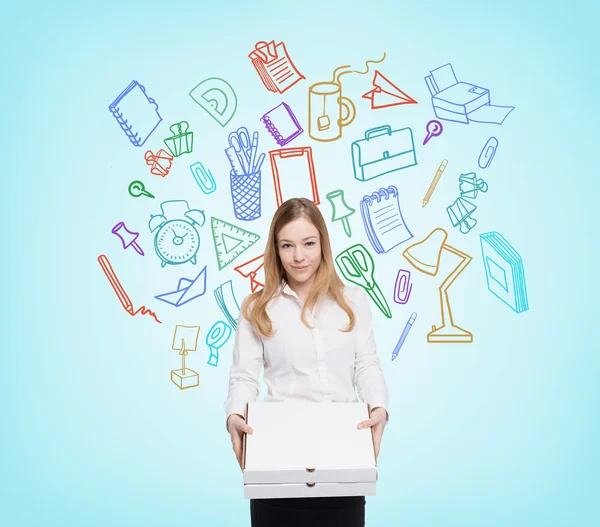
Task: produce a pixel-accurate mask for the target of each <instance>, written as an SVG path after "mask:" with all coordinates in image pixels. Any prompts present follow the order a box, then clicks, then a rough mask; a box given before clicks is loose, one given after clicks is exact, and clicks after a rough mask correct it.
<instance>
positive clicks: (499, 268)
mask: <svg viewBox="0 0 600 527" xmlns="http://www.w3.org/2000/svg"><path fill="white" fill-rule="evenodd" d="M479 239H480V242H481V253H482V256H483V265H484V267H485V277H486V279H487V286H488V289H489V291H490V292H491V293H493V294H494V295H496V296H497V297H498V298H499V299H500V300H502V302H504V303H505V304H506V305H507V306H509V307H510V308H512V309H513V310H514V311H515V312H517V313H521V312H523V311H527V310H528V309H529V301H528V299H527V289H526V287H525V271H524V270H523V260H522V259H521V255H520V254H519V253H518V252H517V251H516V250H515V249H514V247H513V246H512V245H511V244H510V243H508V241H507V240H506V239H505V238H504V236H502V235H501V234H500V233H499V232H484V233H483V234H481V235H480V236H479Z"/></svg>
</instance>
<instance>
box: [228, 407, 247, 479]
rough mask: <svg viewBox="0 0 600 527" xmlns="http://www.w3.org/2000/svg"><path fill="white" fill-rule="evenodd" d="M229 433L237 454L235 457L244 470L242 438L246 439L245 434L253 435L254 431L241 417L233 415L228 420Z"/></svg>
mask: <svg viewBox="0 0 600 527" xmlns="http://www.w3.org/2000/svg"><path fill="white" fill-rule="evenodd" d="M227 431H228V432H229V435H230V436H231V445H232V447H233V451H234V452H235V457H236V458H237V461H238V464H239V465H240V468H242V438H243V437H244V432H245V433H247V434H252V433H253V432H254V430H252V427H251V426H250V425H247V424H246V420H245V419H244V418H243V417H242V416H241V415H239V414H231V415H230V416H229V418H228V419H227Z"/></svg>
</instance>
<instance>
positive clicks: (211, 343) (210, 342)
mask: <svg viewBox="0 0 600 527" xmlns="http://www.w3.org/2000/svg"><path fill="white" fill-rule="evenodd" d="M232 332H233V330H232V329H231V326H228V325H227V324H225V322H223V321H222V320H219V321H218V322H215V323H214V324H213V325H212V327H211V328H210V330H209V331H208V334H207V335H206V345H207V346H208V347H209V348H210V357H209V359H208V362H207V364H209V365H210V366H217V364H218V363H219V348H221V347H222V346H223V345H224V344H225V343H226V342H227V341H228V340H229V337H230V336H231V333H232Z"/></svg>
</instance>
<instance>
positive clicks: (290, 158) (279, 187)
mask: <svg viewBox="0 0 600 527" xmlns="http://www.w3.org/2000/svg"><path fill="white" fill-rule="evenodd" d="M269 157H270V160H271V170H272V171H273V184H274V186H275V199H276V200H277V207H280V206H281V204H282V203H283V202H284V201H286V200H287V199H290V198H307V199H310V200H311V201H312V202H313V203H314V204H315V205H319V204H320V203H321V200H320V198H319V188H318V186H317V178H316V175H315V163H314V160H313V155H312V148H311V147H310V146H301V147H297V148H280V149H279V150H271V151H269Z"/></svg>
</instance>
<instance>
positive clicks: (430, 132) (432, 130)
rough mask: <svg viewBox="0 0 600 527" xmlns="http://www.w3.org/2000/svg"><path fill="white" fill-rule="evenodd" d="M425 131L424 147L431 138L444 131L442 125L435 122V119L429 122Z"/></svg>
mask: <svg viewBox="0 0 600 527" xmlns="http://www.w3.org/2000/svg"><path fill="white" fill-rule="evenodd" d="M425 129H426V130H427V136H425V141H423V144H424V145H426V144H427V142H428V141H429V140H430V139H431V138H432V137H437V136H438V135H440V134H441V133H442V132H443V131H444V127H443V126H442V123H440V122H439V121H436V120H435V119H433V120H431V121H429V122H428V123H427V126H426V127H425Z"/></svg>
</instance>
